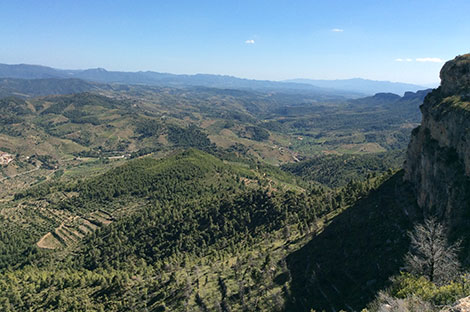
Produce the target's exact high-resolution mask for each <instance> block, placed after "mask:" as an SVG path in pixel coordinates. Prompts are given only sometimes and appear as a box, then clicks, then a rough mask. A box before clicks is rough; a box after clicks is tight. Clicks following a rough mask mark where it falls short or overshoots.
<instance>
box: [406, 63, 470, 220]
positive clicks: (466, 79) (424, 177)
mask: <svg viewBox="0 0 470 312" xmlns="http://www.w3.org/2000/svg"><path fill="white" fill-rule="evenodd" d="M469 94H470V54H466V55H463V56H459V57H457V58H455V59H454V60H452V61H449V62H447V63H446V64H445V65H444V67H443V68H442V70H441V86H440V87H439V88H437V89H435V90H433V91H432V92H431V93H430V94H428V95H427V96H426V98H425V100H424V103H423V105H422V106H421V107H420V109H421V112H422V114H423V119H422V122H421V125H420V126H419V127H418V128H416V129H414V130H413V133H412V137H411V141H410V144H409V146H408V151H407V160H406V163H405V180H408V181H410V182H411V183H412V185H413V186H414V189H415V192H416V195H417V201H418V205H419V207H421V209H422V210H423V213H424V215H425V216H426V215H431V214H432V215H437V216H438V217H441V218H443V219H444V220H446V221H448V223H449V224H450V225H452V226H453V225H458V224H459V223H462V222H464V220H466V219H467V220H468V219H470V218H463V216H464V215H467V216H470V179H469V177H470V97H469V96H468V95H469ZM460 225H461V224H460Z"/></svg>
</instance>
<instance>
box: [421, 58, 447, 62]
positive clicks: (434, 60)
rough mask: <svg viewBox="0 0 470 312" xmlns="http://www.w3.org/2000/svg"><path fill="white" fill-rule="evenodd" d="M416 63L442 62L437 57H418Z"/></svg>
mask: <svg viewBox="0 0 470 312" xmlns="http://www.w3.org/2000/svg"><path fill="white" fill-rule="evenodd" d="M416 62H431V63H444V60H442V59H440V58H438V57H419V58H417V59H416Z"/></svg>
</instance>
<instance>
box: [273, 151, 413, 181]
mask: <svg viewBox="0 0 470 312" xmlns="http://www.w3.org/2000/svg"><path fill="white" fill-rule="evenodd" d="M404 161H405V151H404V150H399V151H393V152H386V153H374V154H365V155H350V154H345V155H322V156H317V157H315V158H312V159H308V160H304V161H301V162H298V163H291V164H286V165H283V166H282V169H283V170H285V171H287V172H290V173H293V174H295V175H297V176H300V177H302V178H304V179H305V180H307V181H316V182H319V183H321V184H324V185H327V186H330V187H340V186H344V185H346V184H347V183H348V182H350V181H353V180H360V181H365V180H366V179H368V178H371V177H372V176H375V175H377V174H381V173H383V172H385V171H386V170H388V169H389V168H392V169H398V168H401V167H402V165H403V162H404Z"/></svg>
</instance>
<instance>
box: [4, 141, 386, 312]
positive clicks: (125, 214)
mask: <svg viewBox="0 0 470 312" xmlns="http://www.w3.org/2000/svg"><path fill="white" fill-rule="evenodd" d="M384 179H386V177H385V176H384V177H376V178H374V179H372V180H369V181H367V182H364V183H356V182H352V183H349V184H348V185H347V186H345V187H344V188H342V189H337V190H330V189H328V188H325V187H321V186H319V185H316V184H309V183H305V182H304V181H301V180H297V179H296V178H295V177H293V176H291V175H289V174H287V173H285V172H282V171H280V170H279V169H276V168H274V167H266V166H264V167H259V165H258V166H257V165H253V166H252V165H249V164H247V163H246V162H243V161H242V162H233V161H231V162H228V161H223V160H220V159H217V158H216V157H215V156H212V155H209V154H207V153H204V152H201V151H198V150H194V149H190V150H187V151H185V152H180V153H176V154H174V155H172V156H169V157H165V158H162V159H153V158H149V157H145V158H142V159H136V160H132V161H130V162H128V163H126V164H124V165H122V166H118V167H116V168H115V169H111V170H109V171H107V172H105V173H102V174H98V175H95V176H94V177H89V178H85V179H80V180H78V181H72V180H69V179H68V178H67V177H66V176H63V177H62V178H59V179H57V180H53V181H50V182H47V183H43V184H40V185H38V186H37V187H33V188H30V189H27V190H25V191H23V192H20V193H17V194H16V196H15V198H14V200H13V201H11V202H9V203H8V204H7V205H6V206H4V207H3V209H2V219H1V225H2V228H3V229H4V231H2V235H1V242H0V247H1V251H2V252H1V254H2V257H1V262H0V263H1V270H2V271H3V272H4V273H3V276H2V282H1V283H0V287H1V291H0V293H1V294H2V295H1V298H0V300H1V302H2V305H3V306H4V307H10V308H11V309H13V310H26V309H30V308H33V309H35V310H39V311H41V310H44V311H46V310H54V309H57V310H60V309H65V310H73V309H78V310H83V309H98V310H99V309H105V310H112V311H125V310H129V309H131V310H142V309H145V307H147V308H148V309H150V310H157V311H159V310H162V309H163V310H165V307H167V308H168V309H169V310H183V309H184V307H188V308H189V309H203V307H206V308H207V309H209V310H212V309H216V308H217V307H218V306H225V307H228V308H230V309H233V310H243V309H246V308H247V307H250V306H255V307H256V306H257V307H258V308H259V309H262V310H270V309H273V308H274V307H276V306H278V305H279V304H282V302H283V301H284V299H283V298H285V296H286V295H287V292H288V289H289V284H288V282H289V281H290V277H289V276H290V274H291V273H289V271H288V270H287V266H286V265H287V264H286V262H285V260H283V259H285V256H286V255H287V254H288V253H290V252H291V251H293V250H296V249H298V248H299V247H300V246H302V245H303V244H304V243H305V242H306V240H307V239H308V237H309V236H310V235H312V234H314V233H317V232H319V231H321V230H322V228H323V226H324V225H325V224H327V223H328V222H329V220H330V219H331V217H332V216H334V215H336V214H338V213H339V212H340V211H342V210H343V209H345V208H347V207H348V206H350V205H352V204H353V203H354V202H355V201H356V200H357V199H358V198H360V197H363V196H365V195H366V194H367V193H368V192H369V191H370V189H373V188H376V187H377V186H378V185H380V183H381V182H382V181H383V180H384ZM306 235H307V236H306ZM12 242H15V243H14V244H12ZM13 246H14V248H13ZM46 294H47V295H46ZM273 296H274V297H273ZM241 298H243V300H242V299H241ZM273 300H274V301H273Z"/></svg>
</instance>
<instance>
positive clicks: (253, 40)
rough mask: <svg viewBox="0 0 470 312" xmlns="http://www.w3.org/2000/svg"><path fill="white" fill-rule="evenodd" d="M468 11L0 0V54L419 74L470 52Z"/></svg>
mask: <svg viewBox="0 0 470 312" xmlns="http://www.w3.org/2000/svg"><path fill="white" fill-rule="evenodd" d="M468 12H470V1H468V0H466V1H463V0H462V1H461V0H455V1H454V0H440V1H433V0H426V1H424V0H406V1H404V0H393V1H391V0H387V1H381V0H374V1H360V0H359V1H353V0H350V1H337V0H329V1H318V0H310V1H303V0H298V1H296V0H291V1H277V0H269V1H264V0H251V1H229V0H218V1H205V0H197V1H196V0H194V1H182V0H181V1H180V0H171V1H170V0H165V1H158V0H157V1H138V0H134V1H120V0H113V1H105V0H95V1H88V0H80V1H66V0H61V1H50V0H41V1H37V0H34V1H27V0H21V1H12V0H0V38H1V39H2V43H3V44H1V45H0V63H7V64H17V63H28V64H41V65H47V66H52V67H57V68H67V69H77V68H92V67H103V68H106V69H108V70H125V71H136V70H153V71H160V72H171V73H187V74H193V73H210V74H228V75H234V76H238V77H244V78H254V79H271V80H282V79H290V78H313V79H342V78H353V77H362V78H369V79H376V80H391V81H403V82H412V83H419V84H428V83H433V82H436V81H438V80H439V78H438V73H439V70H440V68H441V67H442V65H443V63H442V60H447V59H451V58H453V57H454V56H456V55H458V54H463V53H467V52H470V49H469V44H470V18H468Z"/></svg>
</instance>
